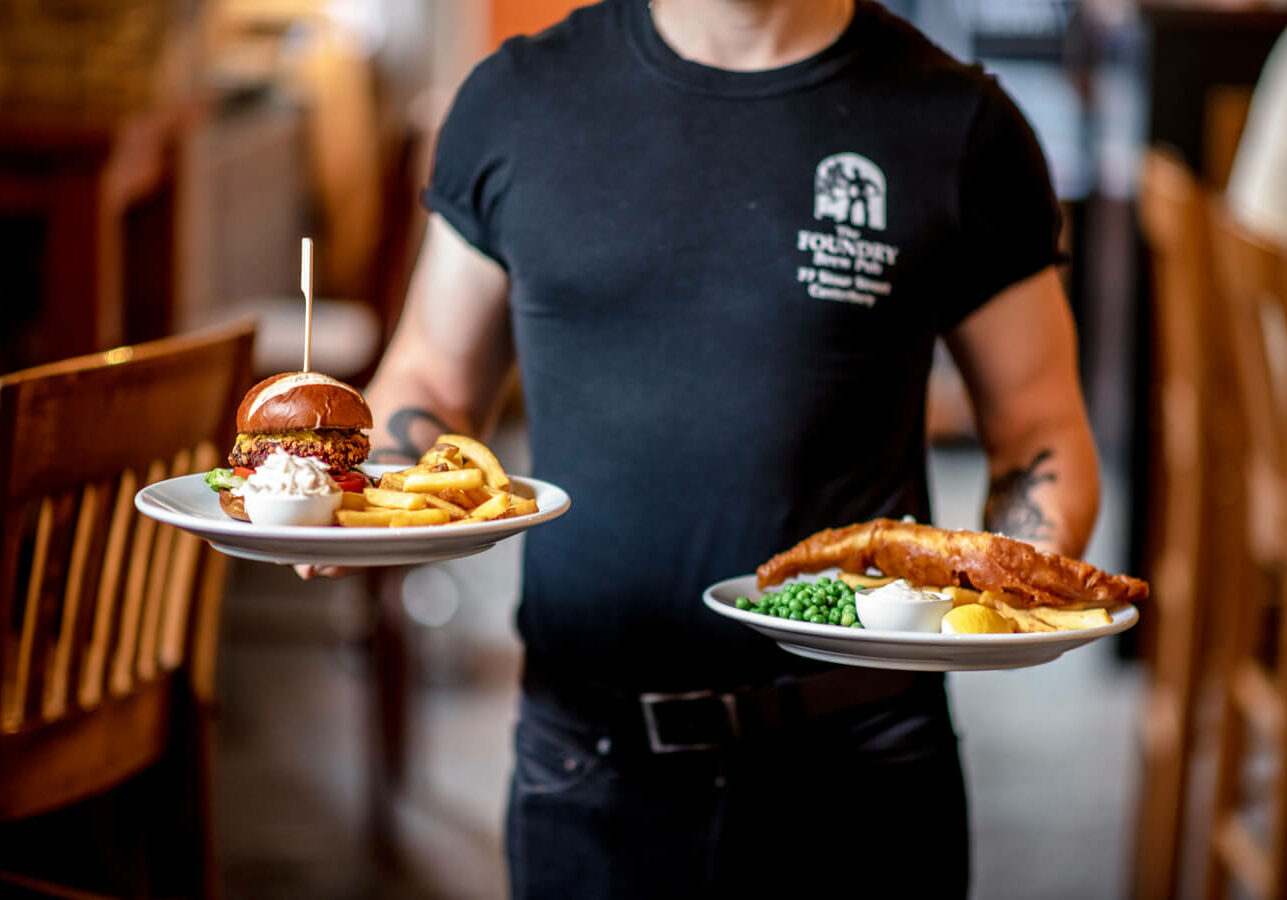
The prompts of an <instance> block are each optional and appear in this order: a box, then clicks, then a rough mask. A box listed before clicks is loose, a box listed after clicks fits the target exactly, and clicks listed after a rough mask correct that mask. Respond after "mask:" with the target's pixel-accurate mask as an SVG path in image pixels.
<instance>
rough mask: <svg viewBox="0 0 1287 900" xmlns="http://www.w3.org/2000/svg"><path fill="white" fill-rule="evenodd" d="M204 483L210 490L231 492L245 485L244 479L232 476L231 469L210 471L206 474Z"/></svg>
mask: <svg viewBox="0 0 1287 900" xmlns="http://www.w3.org/2000/svg"><path fill="white" fill-rule="evenodd" d="M205 482H206V484H207V485H209V486H210V490H212V491H221V490H224V489H225V488H226V489H228V490H232V489H233V488H235V487H241V485H243V484H245V483H246V479H244V478H242V477H241V476H240V475H234V474H232V469H211V470H210V471H209V472H207V473H206V478H205Z"/></svg>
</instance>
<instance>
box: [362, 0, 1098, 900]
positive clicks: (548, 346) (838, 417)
mask: <svg viewBox="0 0 1287 900" xmlns="http://www.w3.org/2000/svg"><path fill="white" fill-rule="evenodd" d="M426 201H427V204H428V206H429V208H430V209H431V211H432V213H433V214H432V216H431V221H430V227H429V236H428V239H427V244H426V247H425V250H424V253H423V256H422V259H421V264H420V266H419V267H418V270H417V273H416V277H415V279H414V283H413V285H412V289H411V292H410V297H409V298H408V303H407V307H406V311H405V314H404V319H403V321H402V322H401V324H400V326H399V329H398V333H397V335H396V337H395V338H394V340H393V343H392V345H391V347H390V349H389V352H388V354H387V356H386V357H385V359H384V360H383V362H382V364H381V367H380V370H379V373H378V375H377V377H376V378H375V380H374V382H373V383H372V385H371V386H370V388H369V390H368V399H369V400H370V402H371V405H372V407H373V409H374V410H375V411H376V418H377V423H378V424H377V428H376V432H375V435H374V436H373V446H374V447H376V448H377V451H376V456H377V457H378V458H379V459H381V460H384V459H393V458H394V457H395V454H400V455H401V456H402V457H406V458H410V457H412V456H413V455H414V454H415V453H416V452H417V451H418V450H419V449H421V448H422V447H423V446H424V445H425V444H426V442H428V441H430V440H432V438H433V437H434V435H435V433H436V431H437V430H438V429H439V428H447V429H451V430H462V431H472V432H486V431H487V429H488V428H489V427H490V426H491V425H492V423H493V421H494V419H495V417H496V408H497V400H498V395H499V394H500V393H501V389H502V386H503V385H504V384H505V381H506V378H507V375H508V374H509V372H510V370H511V365H512V364H513V363H514V362H515V361H517V364H518V368H519V372H520V375H521V378H522V385H523V389H524V399H525V403H526V407H527V414H528V424H529V427H530V441H531V448H532V461H533V471H534V474H536V475H537V476H539V477H542V478H545V479H548V480H551V481H553V482H555V483H557V484H559V485H561V486H562V487H564V488H566V489H567V490H568V491H569V492H570V494H571V496H572V498H573V507H572V511H571V512H570V513H569V514H568V515H567V516H564V517H563V518H561V519H560V520H558V521H556V522H554V523H551V524H549V525H545V526H542V527H540V528H537V529H533V530H532V531H531V532H529V533H528V537H527V542H526V546H525V554H526V555H525V563H524V580H523V597H522V603H521V606H520V609H519V612H518V623H519V630H520V632H521V634H522V637H523V639H524V642H525V646H526V661H525V671H524V676H523V686H524V697H523V702H522V708H521V711H520V721H519V724H518V727H517V732H516V747H517V761H516V770H515V774H514V779H513V785H512V793H511V802H510V810H509V818H508V823H507V847H508V852H509V861H510V868H511V883H512V887H513V893H514V895H515V896H516V897H547V896H557V895H567V896H575V897H578V898H582V897H612V898H622V897H635V896H638V897H687V896H724V895H730V894H734V893H742V894H746V893H748V892H749V893H750V895H753V896H761V895H764V894H765V893H766V892H770V891H790V892H791V895H793V896H820V895H821V891H824V890H835V889H843V890H846V891H855V890H857V891H861V892H863V893H864V894H865V895H867V896H873V897H880V896H886V895H887V892H892V891H893V890H895V889H896V890H898V891H899V892H900V893H902V894H906V895H908V896H932V897H953V896H964V894H965V891H966V884H967V880H968V874H967V873H968V841H967V825H966V809H965V797H964V787H963V784H962V778H961V770H960V765H959V760H958V756H957V750H956V738H955V735H954V734H953V732H952V727H951V723H950V720H949V715H948V711H947V705H946V700H945V696H944V691H943V680H942V677H941V676H940V675H934V674H926V673H906V672H888V671H877V670H869V669H860V668H851V667H846V666H826V665H822V664H819V663H814V662H812V661H809V660H805V659H802V658H799V657H795V656H792V655H789V654H786V653H785V652H783V651H782V650H780V649H778V648H777V647H776V646H775V645H774V644H773V643H772V642H770V641H768V640H766V639H764V638H763V637H760V636H759V635H757V634H755V633H754V632H752V631H751V630H749V629H745V628H743V627H741V626H740V625H738V624H737V623H731V622H729V621H727V620H725V619H723V618H721V617H718V616H715V615H713V614H711V613H710V612H709V611H707V610H706V609H705V608H704V607H703V606H702V604H701V601H700V596H701V592H702V589H703V588H704V587H706V586H707V585H708V584H710V583H711V582H713V581H716V580H718V579H722V578H726V577H730V576H733V575H738V574H742V573H746V572H750V571H753V570H754V569H755V567H756V565H758V564H759V563H760V562H762V561H764V560H765V559H767V558H768V557H769V556H770V555H772V554H773V553H775V552H777V551H779V550H782V549H784V548H786V547H787V546H789V545H791V544H792V543H794V542H795V541H797V540H798V539H800V538H802V537H804V536H805V535H807V534H810V533H812V532H813V531H816V530H818V529H820V528H823V527H827V526H832V525H842V524H848V523H850V522H855V521H860V520H863V519H867V518H871V517H873V516H878V515H884V516H893V517H901V516H903V515H913V516H915V517H916V518H918V519H919V520H921V521H928V520H929V513H930V511H929V508H928V507H929V503H928V491H927V488H926V476H925V452H924V451H925V446H924V444H925V439H924V424H923V419H924V408H925V386H926V379H927V375H928V369H929V364H930V357H931V350H932V347H933V343H934V340H935V337H936V336H937V335H939V334H942V335H944V336H945V337H946V339H947V341H948V343H949V346H950V348H951V349H952V352H953V354H954V356H955V359H956V361H957V363H958V364H959V367H960V369H961V371H962V373H963V375H964V378H965V381H966V383H967V385H968V387H969V389H970V394H971V398H972V403H973V405H974V411H975V415H976V419H977V422H978V429H979V435H980V438H981V440H982V443H983V446H984V448H985V450H986V451H987V454H988V464H989V467H990V470H991V474H992V479H993V482H992V483H993V489H992V492H991V495H990V497H989V499H988V507H987V511H986V515H985V524H986V526H987V527H988V528H990V529H992V530H997V531H1003V532H1007V533H1009V534H1012V535H1015V536H1018V537H1021V538H1025V539H1029V540H1032V541H1033V542H1035V543H1037V544H1039V545H1041V546H1044V547H1048V548H1054V549H1057V550H1060V551H1062V552H1065V553H1071V554H1077V553H1080V552H1081V550H1082V549H1083V547H1084V544H1085V542H1086V540H1087V537H1088V535H1089V532H1090V530H1091V526H1092V523H1093V520H1094V516H1095V512H1096V506H1097V497H1098V482H1097V478H1098V475H1097V468H1096V459H1095V451H1094V446H1093V443H1092V438H1091V435H1090V431H1089V428H1088V425H1087V421H1086V416H1085V411H1084V408H1083V403H1082V399H1081V394H1080V390H1079V386H1078V383H1077V375H1076V366H1075V351H1074V343H1075V339H1074V333H1073V326H1072V322H1071V318H1070V314H1069V311H1068V308H1067V304H1066V301H1065V298H1064V296H1063V293H1062V290H1061V287H1060V283H1059V280H1058V277H1057V275H1056V273H1055V270H1054V268H1053V264H1054V263H1055V262H1056V260H1057V251H1056V246H1055V242H1056V234H1057V231H1058V212H1057V205H1056V203H1055V201H1054V198H1053V197H1052V195H1051V189H1050V184H1049V179H1048V175H1047V172H1046V168H1045V163H1044V160H1043V159H1042V156H1041V153H1040V150H1039V149H1038V147H1037V145H1036V142H1035V140H1034V138H1033V136H1032V133H1031V131H1030V129H1029V128H1028V126H1027V125H1026V123H1025V122H1024V121H1023V119H1022V117H1021V116H1020V115H1019V113H1018V112H1017V110H1016V109H1015V107H1014V105H1013V104H1012V103H1011V102H1010V101H1009V99H1008V98H1007V97H1006V96H1005V95H1004V93H1003V92H1002V91H1001V90H1000V89H999V88H998V87H997V85H996V84H995V83H994V82H993V81H992V80H991V79H989V78H987V77H985V76H984V75H983V74H982V73H980V72H979V71H978V70H976V69H973V68H969V67H965V66H962V65H960V64H959V63H956V62H955V61H953V60H951V59H949V58H948V57H947V56H946V55H945V54H943V53H941V52H940V51H938V50H937V49H936V48H934V47H933V46H931V45H930V44H929V43H928V42H927V41H925V40H924V38H923V37H922V36H921V35H919V34H918V33H917V32H916V31H915V30H914V29H912V28H911V27H910V26H908V25H906V24H905V23H903V22H902V21H901V20H898V19H896V18H894V17H893V16H892V15H890V14H889V13H887V12H886V11H884V10H882V9H881V8H880V7H879V6H877V5H876V4H874V3H868V2H858V3H856V4H855V3H854V2H852V0H654V2H653V3H652V4H648V3H647V2H645V0H607V2H604V3H601V4H598V5H595V6H591V7H587V8H584V9H581V10H578V11H577V12H575V13H573V14H572V15H571V16H570V17H569V18H568V19H567V20H565V21H564V22H563V23H561V24H560V25H558V26H556V27H554V28H552V29H551V30H549V31H547V32H545V33H544V34H542V35H539V36H537V37H535V38H523V39H516V40H514V41H511V42H509V43H507V44H506V45H505V46H504V47H503V48H502V49H501V50H500V51H499V52H498V53H497V54H495V55H493V56H492V57H490V58H488V59H487V60H485V61H484V62H483V63H482V64H481V65H479V66H478V67H477V68H476V69H475V71H474V72H473V73H472V74H471V76H470V78H469V79H468V81H467V82H466V84H465V85H464V86H463V88H462V89H461V91H460V94H459V95H458V97H457V99H456V102H455V104H454V106H453V109H452V111H451V113H450V114H449V116H448V119H447V122H446V123H445V125H444V127H443V130H442V133H441V135H440V139H439V144H438V149H437V159H436V163H435V167H434V171H433V175H432V184H431V186H430V188H429V190H428V192H427V196H426Z"/></svg>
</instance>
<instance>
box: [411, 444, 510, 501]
mask: <svg viewBox="0 0 1287 900" xmlns="http://www.w3.org/2000/svg"><path fill="white" fill-rule="evenodd" d="M441 444H451V445H455V446H457V447H459V448H460V455H461V456H463V457H464V458H465V459H466V460H468V461H469V462H471V463H473V464H474V465H475V466H477V467H478V468H479V469H480V470H481V471H482V472H483V475H484V476H485V479H486V482H487V486H488V487H490V488H495V489H496V490H498V491H508V490H509V476H508V475H506V474H505V470H504V469H502V468H501V464H500V461H499V460H497V459H496V455H495V454H494V453H492V451H491V450H489V449H488V448H487V447H486V446H484V445H483V444H482V443H481V442H480V441H476V440H474V439H473V438H471V437H466V436H465V435H463V434H440V435H438V440H437V442H436V443H435V445H434V446H435V447H437V446H439V445H441ZM432 452H433V451H432V450H430V453H432Z"/></svg>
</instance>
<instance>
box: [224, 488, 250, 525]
mask: <svg viewBox="0 0 1287 900" xmlns="http://www.w3.org/2000/svg"><path fill="white" fill-rule="evenodd" d="M219 508H220V509H222V510H223V511H224V513H225V514H227V515H229V516H232V517H233V518H234V519H241V521H243V522H249V521H250V516H248V515H246V501H245V500H244V499H243V498H241V497H238V496H237V495H236V494H234V493H233V492H232V491H230V490H228V489H227V488H223V489H222V490H220V491H219Z"/></svg>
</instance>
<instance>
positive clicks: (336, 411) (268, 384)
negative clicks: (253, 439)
mask: <svg viewBox="0 0 1287 900" xmlns="http://www.w3.org/2000/svg"><path fill="white" fill-rule="evenodd" d="M372 424H373V423H372V418H371V408H370V407H369V406H367V405H366V400H364V399H363V398H362V394H361V393H359V392H358V391H357V390H356V389H355V388H352V387H350V386H349V385H347V384H345V383H344V382H342V381H339V380H337V379H335V378H332V377H330V376H329V375H322V374H321V373H318V372H283V373H281V374H279V375H273V376H270V377H268V378H265V379H264V380H263V381H261V382H259V383H258V384H257V385H255V386H254V387H252V388H251V389H250V390H249V391H247V392H246V396H245V397H244V398H243V399H242V401H241V406H239V407H238V408H237V431H238V432H239V433H241V434H263V433H265V432H281V431H296V430H300V429H316V428H370V427H372Z"/></svg>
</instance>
